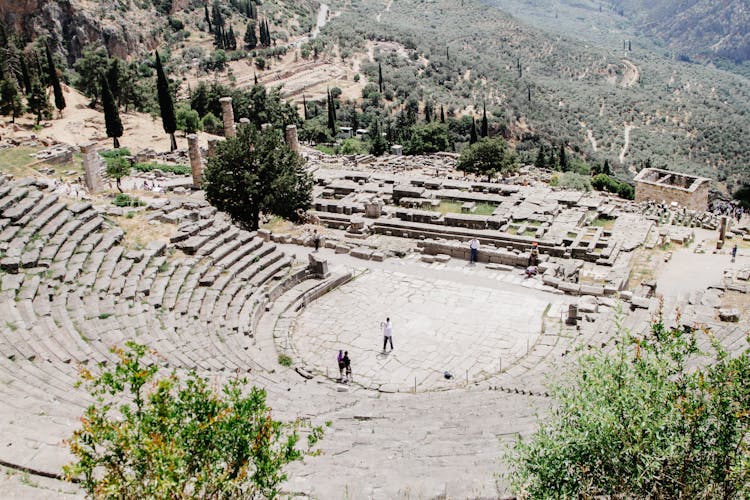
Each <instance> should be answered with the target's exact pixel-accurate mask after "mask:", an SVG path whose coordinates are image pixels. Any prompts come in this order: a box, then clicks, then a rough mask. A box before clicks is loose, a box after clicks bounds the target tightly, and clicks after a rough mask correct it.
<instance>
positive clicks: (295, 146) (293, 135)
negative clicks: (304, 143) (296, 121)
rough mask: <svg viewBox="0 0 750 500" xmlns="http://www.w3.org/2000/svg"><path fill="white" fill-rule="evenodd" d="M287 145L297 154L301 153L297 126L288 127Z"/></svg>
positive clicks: (286, 131) (286, 132)
mask: <svg viewBox="0 0 750 500" xmlns="http://www.w3.org/2000/svg"><path fill="white" fill-rule="evenodd" d="M284 137H285V138H286V145H287V146H289V147H290V148H291V150H292V151H294V152H295V153H299V141H297V125H287V126H286V130H285V131H284Z"/></svg>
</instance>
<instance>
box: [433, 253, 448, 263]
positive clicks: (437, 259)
mask: <svg viewBox="0 0 750 500" xmlns="http://www.w3.org/2000/svg"><path fill="white" fill-rule="evenodd" d="M450 260H451V256H450V255H446V254H444V253H439V254H437V255H436V256H435V262H442V263H446V262H450Z"/></svg>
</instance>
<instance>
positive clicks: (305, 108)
mask: <svg viewBox="0 0 750 500" xmlns="http://www.w3.org/2000/svg"><path fill="white" fill-rule="evenodd" d="M302 115H303V116H304V117H305V121H307V119H308V116H307V99H306V98H305V95H304V94H302Z"/></svg>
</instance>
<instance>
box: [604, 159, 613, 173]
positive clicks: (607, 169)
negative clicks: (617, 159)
mask: <svg viewBox="0 0 750 500" xmlns="http://www.w3.org/2000/svg"><path fill="white" fill-rule="evenodd" d="M602 173H603V174H607V175H611V174H612V170H610V168H609V160H604V166H603V167H602Z"/></svg>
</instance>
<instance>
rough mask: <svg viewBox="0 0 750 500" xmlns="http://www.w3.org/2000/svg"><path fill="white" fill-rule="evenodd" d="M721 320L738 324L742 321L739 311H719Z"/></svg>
mask: <svg viewBox="0 0 750 500" xmlns="http://www.w3.org/2000/svg"><path fill="white" fill-rule="evenodd" d="M719 319H720V320H721V321H729V322H731V323H737V322H738V321H739V320H740V312H739V311H738V310H737V309H719Z"/></svg>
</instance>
